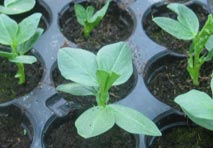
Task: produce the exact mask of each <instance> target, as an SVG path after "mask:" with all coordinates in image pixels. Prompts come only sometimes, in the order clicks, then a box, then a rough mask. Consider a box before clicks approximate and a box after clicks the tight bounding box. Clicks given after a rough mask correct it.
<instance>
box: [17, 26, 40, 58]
mask: <svg viewBox="0 0 213 148" xmlns="http://www.w3.org/2000/svg"><path fill="white" fill-rule="evenodd" d="M42 33H43V29H41V28H38V29H37V31H36V32H35V34H34V35H33V36H32V37H31V38H30V39H29V40H27V41H25V42H24V43H22V44H20V45H19V46H18V52H19V53H20V54H25V53H27V52H28V51H29V50H31V49H32V48H33V45H34V44H35V43H36V42H37V40H38V39H39V37H40V36H41V34H42Z"/></svg>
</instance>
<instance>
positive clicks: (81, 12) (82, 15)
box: [74, 4, 87, 26]
mask: <svg viewBox="0 0 213 148" xmlns="http://www.w3.org/2000/svg"><path fill="white" fill-rule="evenodd" d="M74 10H75V15H76V17H77V21H78V23H79V24H81V25H82V26H84V25H85V21H86V20H87V12H86V9H85V8H84V7H83V6H82V5H80V4H75V5H74Z"/></svg>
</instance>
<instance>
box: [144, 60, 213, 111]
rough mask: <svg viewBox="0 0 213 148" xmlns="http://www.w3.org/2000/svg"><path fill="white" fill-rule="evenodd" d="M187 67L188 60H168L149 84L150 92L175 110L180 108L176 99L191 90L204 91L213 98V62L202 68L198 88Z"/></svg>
mask: <svg viewBox="0 0 213 148" xmlns="http://www.w3.org/2000/svg"><path fill="white" fill-rule="evenodd" d="M159 62H161V61H159ZM186 67H187V59H179V60H177V59H176V60H175V59H168V60H167V62H166V61H165V63H164V65H163V66H161V67H159V69H158V70H157V72H156V73H155V74H153V75H152V77H151V79H150V80H149V82H147V86H148V88H149V90H150V92H151V93H152V94H153V95H154V96H155V97H156V98H158V99H159V100H160V101H162V102H164V103H166V104H168V105H171V106H172V107H175V108H178V106H177V104H176V103H175V102H174V98H175V97H176V96H178V95H180V94H182V93H186V92H188V91H189V90H191V89H198V90H201V91H204V92H206V93H208V94H209V95H210V96H211V89H210V81H211V73H212V67H213V62H207V63H205V64H204V65H203V66H202V67H201V72H200V77H199V81H200V84H199V86H197V87H196V86H194V85H193V84H192V80H191V78H190V76H189V74H188V72H187V70H186ZM149 75H151V73H150V74H149Z"/></svg>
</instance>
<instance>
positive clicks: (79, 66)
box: [57, 48, 98, 86]
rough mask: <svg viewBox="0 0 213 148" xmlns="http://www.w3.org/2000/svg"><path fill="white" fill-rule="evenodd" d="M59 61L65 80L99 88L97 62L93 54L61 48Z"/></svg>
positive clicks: (75, 49) (76, 49)
mask: <svg viewBox="0 0 213 148" xmlns="http://www.w3.org/2000/svg"><path fill="white" fill-rule="evenodd" d="M57 59H58V67H59V70H60V72H61V74H62V76H63V77H64V78H66V79H68V80H72V81H74V82H76V83H80V84H84V85H87V86H98V82H97V78H96V71H97V62H96V56H95V55H94V54H93V53H91V52H89V51H86V50H83V49H78V48H61V49H59V52H58V57H57Z"/></svg>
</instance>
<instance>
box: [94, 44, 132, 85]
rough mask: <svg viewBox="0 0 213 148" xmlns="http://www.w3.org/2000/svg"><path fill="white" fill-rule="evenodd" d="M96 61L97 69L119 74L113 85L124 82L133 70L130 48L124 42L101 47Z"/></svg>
mask: <svg viewBox="0 0 213 148" xmlns="http://www.w3.org/2000/svg"><path fill="white" fill-rule="evenodd" d="M97 63H98V69H100V70H104V71H111V72H114V73H116V74H118V75H120V77H119V78H118V79H117V80H116V81H115V82H114V84H113V85H119V84H122V83H124V82H126V81H127V80H128V79H129V77H130V76H131V74H132V72H133V67H132V57H131V49H130V48H129V47H128V46H127V44H126V43H125V42H118V43H114V44H110V45H106V46H104V47H102V48H101V49H100V50H99V51H98V53H97Z"/></svg>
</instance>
